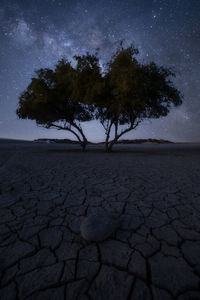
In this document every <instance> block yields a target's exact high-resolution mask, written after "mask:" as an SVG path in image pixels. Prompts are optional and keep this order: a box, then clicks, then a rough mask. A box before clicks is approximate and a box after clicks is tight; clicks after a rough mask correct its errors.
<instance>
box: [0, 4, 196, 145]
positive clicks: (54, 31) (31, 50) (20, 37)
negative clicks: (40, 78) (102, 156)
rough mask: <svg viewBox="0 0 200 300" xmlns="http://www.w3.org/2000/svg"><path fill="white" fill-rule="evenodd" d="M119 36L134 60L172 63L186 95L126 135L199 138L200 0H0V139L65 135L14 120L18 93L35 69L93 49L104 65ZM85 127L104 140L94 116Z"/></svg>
mask: <svg viewBox="0 0 200 300" xmlns="http://www.w3.org/2000/svg"><path fill="white" fill-rule="evenodd" d="M122 39H123V40H124V44H125V45H130V44H131V43H134V45H135V46H136V47H137V48H138V49H139V51H140V54H139V57H138V58H139V60H141V61H144V62H148V61H151V60H154V61H155V62H156V63H157V64H159V65H164V66H166V67H170V68H172V69H173V70H174V71H175V73H176V74H177V76H176V78H175V80H174V83H175V85H176V87H177V88H178V89H179V90H180V91H181V93H182V94H183V95H184V101H183V105H182V106H181V107H178V108H175V109H172V111H171V112H170V114H169V116H168V117H166V118H163V119H159V120H151V121H145V122H144V123H143V124H141V125H140V126H139V127H138V128H137V130H135V131H133V132H131V133H129V134H127V136H126V138H148V137H149V138H164V139H170V140H173V141H188V142H191V141H199V142H200V134H199V132H200V121H199V117H200V75H199V74H200V1H199V0H143V1H140V0H132V1H129V0H123V1H122V0H121V1H117V0H113V1H111V0H110V1H109V0H104V1H101V0H100V1H97V0H96V1H94V0H93V1H92V0H90V1H87V0H85V1H84V0H82V1H74V0H73V1H67V0H66V1H64V0H60V1H56V0H54V1H53V0H51V1H50V0H43V1H41V0H34V1H31V0H29V1H25V0H24V1H23V0H21V1H20V0H19V1H17V0H15V1H9V0H8V1H3V0H0V107H1V108H0V137H7V138H19V139H34V138H39V137H57V138H63V137H66V133H61V132H60V131H59V132H57V131H54V130H47V129H43V128H40V127H37V126H36V124H35V122H34V121H29V120H18V119H17V116H16V114H15V111H16V108H17V103H18V97H19V95H20V93H21V92H22V91H23V90H24V89H25V88H26V87H27V85H28V83H29V82H30V79H31V77H33V76H34V71H35V70H36V69H38V68H41V67H52V68H53V67H54V65H55V63H56V62H57V61H58V60H59V59H60V58H61V57H63V56H65V57H67V58H69V59H70V60H72V59H73V55H75V54H83V53H85V52H86V51H91V52H94V51H95V49H97V48H100V58H101V63H102V64H103V63H105V62H106V61H107V60H108V59H109V57H110V55H111V54H112V52H113V51H114V50H115V49H116V47H117V45H118V44H119V41H120V40H122ZM84 128H85V129H86V128H87V136H88V138H89V140H92V141H99V140H102V139H103V137H104V133H103V130H102V128H101V126H100V125H99V124H98V123H97V122H96V121H93V122H90V123H87V124H84ZM68 137H71V136H70V135H69V136H68Z"/></svg>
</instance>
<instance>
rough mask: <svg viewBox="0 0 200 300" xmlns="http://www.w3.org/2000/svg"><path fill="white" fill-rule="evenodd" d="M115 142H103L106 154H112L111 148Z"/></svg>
mask: <svg viewBox="0 0 200 300" xmlns="http://www.w3.org/2000/svg"><path fill="white" fill-rule="evenodd" d="M116 141H117V140H113V141H110V142H105V148H106V152H112V147H113V145H114V144H115V143H116Z"/></svg>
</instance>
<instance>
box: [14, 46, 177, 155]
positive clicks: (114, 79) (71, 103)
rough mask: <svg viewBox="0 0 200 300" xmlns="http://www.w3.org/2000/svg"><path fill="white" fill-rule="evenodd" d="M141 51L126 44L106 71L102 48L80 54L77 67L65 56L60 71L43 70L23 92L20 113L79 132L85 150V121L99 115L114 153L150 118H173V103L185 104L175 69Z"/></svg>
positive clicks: (45, 123)
mask: <svg viewBox="0 0 200 300" xmlns="http://www.w3.org/2000/svg"><path fill="white" fill-rule="evenodd" d="M137 54H138V50H137V49H136V48H134V47H133V46H130V47H128V48H124V47H123V45H122V43H120V47H119V48H118V49H117V51H116V52H115V54H114V55H113V56H112V58H111V60H110V61H109V62H108V64H107V65H106V66H105V70H103V69H102V68H101V67H100V65H99V58H98V52H96V53H95V54H93V55H92V54H90V53H86V55H82V56H74V58H75V60H76V62H77V64H76V66H75V67H72V65H71V63H70V62H69V61H67V60H64V59H63V60H61V61H59V62H58V64H57V65H56V68H55V70H51V69H40V70H38V71H37V72H36V74H37V77H36V78H32V80H31V83H30V84H29V86H28V87H27V89H26V90H25V92H23V93H22V95H21V96H20V99H19V107H18V109H17V115H18V116H19V117H20V118H23V119H25V118H28V119H32V120H36V122H37V124H39V125H42V126H44V127H46V128H57V129H62V130H67V131H69V132H71V133H73V134H74V135H75V136H76V138H77V139H78V141H79V142H80V144H81V146H82V148H83V150H85V146H86V144H87V143H88V141H87V138H86V136H85V134H84V133H83V130H82V128H81V122H85V121H90V120H92V119H94V118H96V119H97V120H100V122H101V124H102V125H103V127H104V129H105V134H106V139H105V147H106V150H107V151H111V150H112V147H113V145H114V144H115V143H116V142H117V141H118V139H120V138H121V137H122V136H123V135H124V134H126V133H127V132H129V131H131V130H133V129H135V128H136V127H137V126H138V124H139V123H140V122H142V121H143V120H144V119H149V118H159V117H164V116H167V114H168V113H169V111H170V108H171V107H172V106H178V105H180V104H181V103H182V96H181V94H180V92H179V91H178V90H177V89H176V88H175V87H174V85H173V82H172V80H171V78H172V77H174V76H175V74H174V72H172V71H171V70H170V69H168V68H164V67H159V66H157V65H156V64H155V63H154V62H151V63H149V64H143V63H140V62H139V61H138V60H137V59H136V56H137ZM121 125H123V126H121ZM120 128H121V129H120ZM113 134H114V137H113ZM111 136H112V138H111Z"/></svg>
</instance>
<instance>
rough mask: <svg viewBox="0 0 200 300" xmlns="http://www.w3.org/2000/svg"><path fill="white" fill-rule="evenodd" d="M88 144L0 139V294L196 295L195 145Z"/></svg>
mask: <svg viewBox="0 0 200 300" xmlns="http://www.w3.org/2000/svg"><path fill="white" fill-rule="evenodd" d="M92 147H93V146H90V147H89V149H88V151H87V152H86V153H81V152H80V150H79V148H78V146H76V145H72V146H66V145H54V144H52V145H45V144H32V143H27V144H26V143H21V144H20V143H19V144H17V143H16V144H6V143H4V144H1V145H0V271H1V273H0V283H1V285H0V299H1V300H4V299H9V300H10V299H20V300H21V299H29V300H33V299H38V300H39V299H41V300H44V299H54V300H56V299H59V300H64V299H67V300H68V299H72V300H74V299H83V300H86V299H95V300H96V299H109V300H112V299H113V300H116V299H117V300H118V299H119V300H120V299H123V300H124V299H125V300H126V299H127V300H128V299H134V300H137V299H144V300H148V299H156V300H165V299H166V300H168V299H169V300H170V299H180V300H188V299H200V185H199V183H200V146H199V145H173V144H172V145H132V146H123V145H121V146H117V147H115V149H114V150H115V152H114V153H112V154H108V153H104V152H103V148H100V146H99V149H97V146H96V148H95V147H94V149H93V148H92ZM101 211H106V212H111V213H113V214H116V215H117V216H119V217H120V219H121V223H120V226H119V228H118V229H117V230H116V231H115V232H113V233H112V234H111V236H110V237H109V238H108V239H106V240H105V241H103V242H98V243H97V242H88V241H85V240H84V239H83V238H82V236H81V234H80V224H81V222H82V221H83V219H84V218H85V217H86V216H89V215H91V214H93V213H98V212H101Z"/></svg>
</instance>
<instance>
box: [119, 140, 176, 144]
mask: <svg viewBox="0 0 200 300" xmlns="http://www.w3.org/2000/svg"><path fill="white" fill-rule="evenodd" d="M171 143H173V142H171V141H167V140H162V139H160V140H157V139H136V140H120V141H118V142H117V144H171Z"/></svg>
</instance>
